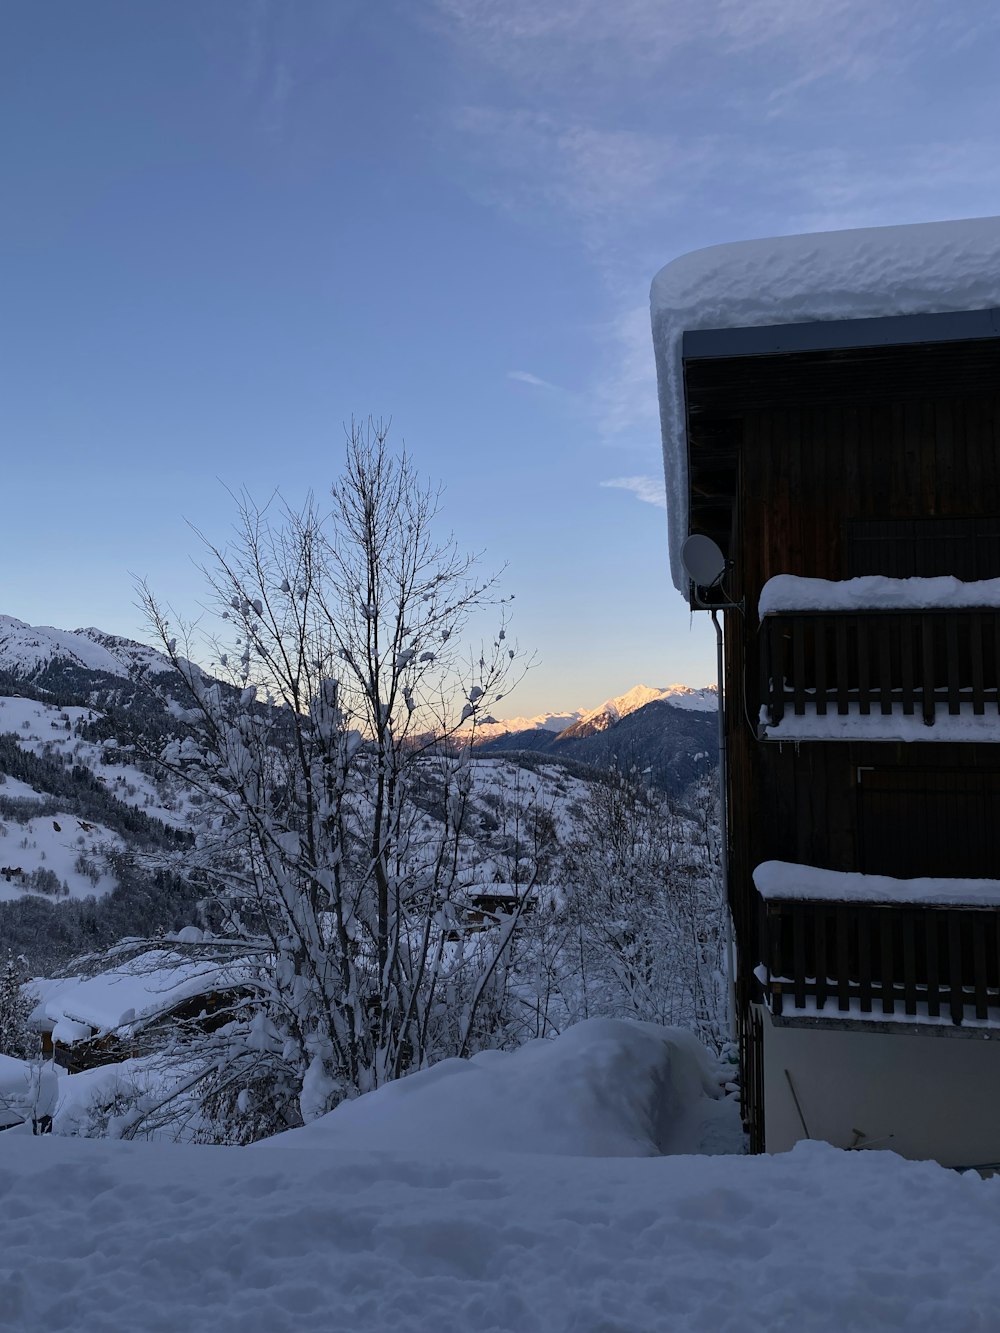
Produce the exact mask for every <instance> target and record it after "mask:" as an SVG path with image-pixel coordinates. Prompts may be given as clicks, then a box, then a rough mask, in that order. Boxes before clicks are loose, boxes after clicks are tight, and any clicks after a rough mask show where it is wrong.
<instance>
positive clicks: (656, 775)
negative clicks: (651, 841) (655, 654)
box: [476, 685, 718, 796]
mask: <svg viewBox="0 0 1000 1333" xmlns="http://www.w3.org/2000/svg"><path fill="white" fill-rule="evenodd" d="M716 700H717V695H716V692H715V689H714V688H711V687H709V688H708V689H700V690H698V689H692V688H691V687H690V686H688V685H668V686H665V687H663V688H659V687H654V686H649V685H636V686H634V687H633V688H632V689H631V690H628V691H627V692H626V693H625V694H620V695H617V696H616V697H615V698H612V699H606V700H605V701H604V703H603V704H601V705H600V706H599V707H597V708H593V709H590V710H589V711H585V710H580V711H579V712H578V713H577V716H576V719H575V720H574V721H573V722H571V723H570V724H569V725H568V726H565V727H563V728H562V729H561V730H559V731H556V730H555V729H554V728H553V729H546V728H544V727H531V728H526V729H524V730H522V731H514V730H511V731H507V732H504V731H497V732H494V733H493V734H492V735H488V736H485V737H483V736H482V734H481V731H480V729H479V728H477V733H476V734H477V748H479V749H481V750H483V751H485V752H487V753H490V754H494V753H498V752H501V751H507V752H511V751H517V752H520V753H521V754H522V756H523V755H524V754H525V753H531V754H535V755H538V756H546V757H553V758H555V757H558V758H559V759H561V760H563V761H564V762H568V761H572V762H574V763H580V764H588V765H590V766H592V767H595V768H598V769H607V768H617V769H618V770H619V771H624V772H629V771H632V770H635V771H636V772H638V773H642V774H644V775H645V777H646V779H647V781H649V782H650V783H651V784H652V785H653V786H656V787H659V788H661V789H662V790H663V791H666V792H669V793H671V794H672V795H675V796H676V795H680V794H681V793H682V792H683V791H684V790H685V788H687V787H689V786H690V785H691V783H692V782H694V781H696V780H697V779H698V778H699V777H701V776H702V774H703V773H705V772H706V771H707V770H708V769H710V768H712V767H713V766H714V764H715V762H716V756H717V753H718V739H717V725H718V723H717V712H716V710H717V702H716ZM549 716H552V715H549ZM518 720H520V719H515V720H514V721H512V722H511V723H509V724H508V725H510V726H511V727H513V726H514V725H515V722H516V721H518Z"/></svg>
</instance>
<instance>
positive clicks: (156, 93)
mask: <svg viewBox="0 0 1000 1333" xmlns="http://www.w3.org/2000/svg"><path fill="white" fill-rule="evenodd" d="M998 68H1000V14H998V13H997V11H996V10H995V7H994V6H992V5H990V4H988V3H984V2H983V0H953V2H952V3H949V4H944V3H941V0H807V2H806V0H616V3H614V4H608V3H607V0H367V2H366V3H360V2H355V0H217V3H214V4H206V3H204V0H169V3H167V2H166V0H161V3H159V4H156V3H152V2H149V0H147V2H146V3H136V0H87V3H80V0H3V3H2V4H0V172H2V182H0V441H2V444H0V457H2V460H3V471H2V474H0V475H2V482H3V485H2V490H3V495H4V505H3V518H2V525H0V533H2V548H0V549H2V561H0V613H5V614H9V615H13V616H16V617H18V618H19V619H21V620H26V621H29V622H30V623H33V624H53V625H57V626H59V627H62V628H75V627H78V626H83V625H97V626H99V627H101V628H103V629H106V630H109V631H112V632H114V633H119V634H125V635H129V636H131V637H140V638H141V637H144V636H145V630H144V625H143V622H142V618H141V615H140V613H139V611H138V610H137V609H136V606H135V592H134V580H135V578H136V577H141V578H146V579H148V580H149V582H150V584H151V586H152V587H153V588H154V590H155V591H156V592H157V593H158V594H159V596H160V597H161V598H162V599H163V600H164V601H167V602H169V603H170V604H171V605H172V606H174V607H175V608H177V609H178V610H180V611H181V612H182V613H187V615H188V616H194V615H196V614H197V613H198V606H199V601H200V598H201V596H202V587H203V583H202V580H201V576H200V575H199V573H198V563H199V561H200V560H201V559H202V554H201V547H200V543H199V538H198V536H197V533H198V532H201V533H203V534H204V535H205V536H206V537H208V538H210V539H211V540H213V541H214V542H217V543H224V542H225V541H226V540H227V537H228V535H229V533H230V532H231V530H232V526H233V522H234V519H235V510H234V505H233V500H232V492H234V491H239V490H240V489H241V488H244V487H245V488H246V489H247V490H248V491H249V492H250V493H251V494H252V495H253V496H255V497H256V498H258V499H266V498H267V497H268V496H269V495H271V493H272V492H273V491H274V490H275V489H278V490H279V491H280V493H281V495H282V496H283V497H284V498H285V499H286V500H287V501H288V502H289V503H290V504H292V505H297V504H298V503H300V502H301V501H302V499H303V498H304V497H305V495H306V494H307V492H309V491H313V492H315V493H316V494H317V495H321V494H323V493H324V492H325V491H327V490H328V488H329V486H330V484H331V482H332V481H333V480H334V479H335V477H336V476H337V473H338V471H339V468H340V464H341V460H342V457H343V448H344V428H345V422H348V421H349V420H350V419H351V417H352V416H355V417H360V418H364V417H366V416H368V415H369V414H374V415H375V416H381V417H390V418H391V419H392V437H391V438H392V439H393V440H395V442H396V443H397V444H399V445H404V444H405V446H406V448H407V450H408V451H409V453H410V454H411V456H412V458H413V460H414V462H415V464H416V466H417V468H418V469H419V470H420V471H421V472H422V473H423V474H424V475H425V476H427V477H428V478H430V479H433V480H435V481H440V482H442V483H443V484H444V487H445V496H444V507H443V513H442V519H441V522H442V525H443V529H444V531H447V530H449V529H450V530H451V531H453V532H454V534H455V537H456V539H457V541H458V543H459V545H460V546H461V547H462V548H463V549H468V550H475V551H482V552H483V553H484V554H483V562H484V566H485V568H487V569H498V568H500V567H503V566H505V567H506V568H505V572H504V574H503V588H504V590H505V591H506V592H508V593H513V594H514V596H515V601H514V603H513V608H512V609H513V611H514V618H513V632H514V633H515V634H516V636H517V639H518V640H519V642H520V645H521V647H522V648H525V649H527V650H529V651H530V652H533V653H534V654H535V655H536V657H537V665H536V667H535V668H534V669H533V670H532V671H531V672H529V674H528V676H527V677H526V678H525V680H524V681H523V683H522V684H521V686H520V687H519V688H518V690H517V691H516V693H515V694H513V695H511V696H510V697H509V699H508V700H507V701H506V702H507V703H508V704H509V711H508V714H507V715H516V714H521V715H531V714H533V713H537V712H542V711H548V710H553V711H558V710H561V709H570V708H576V707H593V706H596V705H597V704H599V703H600V702H601V701H602V700H603V699H605V698H607V697H609V696H612V695H614V694H620V693H623V692H624V691H625V690H627V689H628V688H629V687H630V686H632V685H634V684H636V683H637V682H639V681H642V682H644V683H646V684H650V685H665V684H668V683H672V682H675V681H680V682H684V683H687V684H690V685H694V686H700V685H704V684H706V683H709V682H711V681H713V680H714V677H715V642H714V635H713V633H712V629H711V625H710V623H708V621H707V618H706V617H705V616H704V615H699V616H695V617H692V616H691V614H690V613H689V611H688V609H687V607H686V605H685V603H684V601H683V599H682V598H681V597H680V596H679V595H678V594H677V593H676V592H675V591H674V589H673V587H672V585H671V583H670V579H669V575H668V570H667V541H666V515H665V508H664V496H663V477H662V463H661V455H660V445H659V424H658V420H657V405H656V388H655V375H654V367H653V357H652V348H651V343H650V337H649V316H648V291H649V284H650V281H651V279H652V277H653V275H654V273H655V272H656V271H657V270H658V269H659V268H660V267H662V265H664V264H665V263H667V262H668V261H669V260H671V259H673V258H675V257H676V256H678V255H680V254H683V253H685V252H687V251H689V250H692V249H696V248H698V247H700V246H703V245H711V244H716V243H718V242H722V241H729V240H741V239H746V238H749V237H757V236H769V235H779V234H786V233H791V232H798V231H810V230H825V229H830V228H839V227H849V226H866V225H878V224H882V223H899V222H918V221H927V220H932V219H940V218H949V217H971V216H980V215H985V214H993V213H1000V197H998V196H1000V149H998V140H997V135H996V126H997V125H998V124H1000V81H998V80H997V78H996V70H997V69H998Z"/></svg>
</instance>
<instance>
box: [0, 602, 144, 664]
mask: <svg viewBox="0 0 1000 1333" xmlns="http://www.w3.org/2000/svg"><path fill="white" fill-rule="evenodd" d="M53 664H67V665H69V666H75V667H80V668H82V669H84V670H85V671H99V672H101V673H103V674H104V675H108V676H120V677H123V678H128V677H132V676H135V675H136V674H137V673H139V672H140V671H145V672H149V673H151V674H153V675H157V674H160V673H162V672H165V671H168V670H170V664H169V662H168V661H167V659H166V658H165V657H164V656H163V654H162V653H158V652H157V651H156V649H155V648H150V647H149V646H148V645H147V644H143V643H137V642H135V641H134V640H133V639H123V638H119V637H118V636H117V635H114V634H105V633H104V632H103V631H102V630H99V629H93V628H90V629H78V630H63V629H55V628H54V627H53V626H52V625H28V624H25V622H24V621H23V620H16V619H15V618H14V617H13V616H0V671H4V672H7V673H9V674H10V675H12V676H20V677H24V678H27V679H32V678H34V677H37V676H38V675H40V674H42V673H44V672H45V671H46V670H47V669H49V668H50V667H51V666H52V665H53Z"/></svg>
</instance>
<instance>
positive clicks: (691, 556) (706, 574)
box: [681, 532, 726, 588]
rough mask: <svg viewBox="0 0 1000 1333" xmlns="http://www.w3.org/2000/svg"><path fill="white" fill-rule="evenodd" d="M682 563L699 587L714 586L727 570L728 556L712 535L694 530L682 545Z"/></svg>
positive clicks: (690, 577) (689, 576) (692, 580)
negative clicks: (707, 535) (720, 548)
mask: <svg viewBox="0 0 1000 1333" xmlns="http://www.w3.org/2000/svg"><path fill="white" fill-rule="evenodd" d="M681 564H682V565H683V566H684V569H685V572H686V573H687V576H688V578H689V579H690V580H691V582H692V583H693V584H694V585H695V587H697V588H712V587H714V586H715V584H716V583H718V581H719V579H721V578H722V576H723V574H724V573H725V572H726V557H725V556H724V555H723V554H722V552H721V551H720V550H719V548H718V546H717V545H716V544H715V542H713V541H712V539H711V537H706V536H705V535H704V534H703V533H700V532H693V533H692V534H691V536H690V537H687V538H686V539H685V541H684V544H683V546H682V547H681Z"/></svg>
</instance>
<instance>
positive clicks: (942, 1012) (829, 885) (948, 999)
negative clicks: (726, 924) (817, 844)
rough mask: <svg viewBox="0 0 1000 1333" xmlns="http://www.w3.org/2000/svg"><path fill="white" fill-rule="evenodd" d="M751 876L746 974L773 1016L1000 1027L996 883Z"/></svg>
mask: <svg viewBox="0 0 1000 1333" xmlns="http://www.w3.org/2000/svg"><path fill="white" fill-rule="evenodd" d="M753 878H754V884H755V885H756V887H757V891H758V894H759V895H760V896H759V911H760V917H759V928H760V958H761V964H760V967H759V968H758V969H757V971H756V976H757V979H758V981H759V982H760V983H761V985H762V988H763V991H764V996H765V999H766V1000H767V1002H768V1004H769V1005H770V1008H771V1011H772V1013H773V1014H775V1015H781V1014H782V1012H783V1011H784V1009H785V1008H786V1007H787V1006H789V1005H790V1006H791V1007H792V1008H793V1009H794V1011H795V1012H796V1013H800V1014H801V1015H802V1016H807V1015H809V1014H818V1013H823V1012H824V1011H826V1013H827V1014H828V1015H829V1016H831V1017H838V1016H839V1018H840V1019H841V1020H843V1019H844V1018H845V1016H846V1017H849V1018H853V1017H860V1018H865V1017H868V1018H886V1017H897V1018H898V1017H904V1018H905V1017H909V1018H910V1019H911V1020H916V1021H918V1022H919V1021H925V1020H926V1021H930V1022H941V1021H942V1020H943V1021H950V1023H951V1024H953V1025H959V1024H961V1023H963V1022H964V1021H967V1020H968V1021H972V1022H974V1023H977V1024H980V1025H982V1024H988V1025H996V1024H998V1023H1000V911H998V908H1000V880H976V879H948V878H931V877H927V878H920V879H908V880H904V879H895V878H892V877H890V876H887V875H862V874H857V873H853V872H841V871H832V870H824V869H821V868H819V867H817V866H807V865H795V864H792V863H790V862H785V861H765V862H764V863H763V864H762V865H759V866H758V867H757V868H756V870H755V871H754V874H753ZM827 1006H829V1008H828V1007H827Z"/></svg>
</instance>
